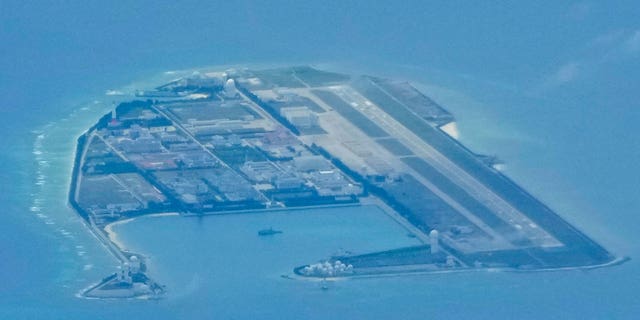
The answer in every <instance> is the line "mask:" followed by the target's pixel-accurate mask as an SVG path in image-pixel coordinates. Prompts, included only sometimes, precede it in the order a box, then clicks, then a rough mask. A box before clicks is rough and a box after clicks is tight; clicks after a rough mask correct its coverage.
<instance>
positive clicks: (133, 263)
mask: <svg viewBox="0 0 640 320" xmlns="http://www.w3.org/2000/svg"><path fill="white" fill-rule="evenodd" d="M129 271H131V274H136V273H138V272H140V259H138V257H137V256H131V258H129Z"/></svg>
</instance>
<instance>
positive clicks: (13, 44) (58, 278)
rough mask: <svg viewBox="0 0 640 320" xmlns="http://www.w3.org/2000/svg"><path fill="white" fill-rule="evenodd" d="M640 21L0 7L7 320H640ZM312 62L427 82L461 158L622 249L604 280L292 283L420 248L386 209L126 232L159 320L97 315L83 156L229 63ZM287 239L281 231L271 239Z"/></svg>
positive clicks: (488, 13) (604, 13) (570, 10)
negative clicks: (158, 96)
mask: <svg viewBox="0 0 640 320" xmlns="http://www.w3.org/2000/svg"><path fill="white" fill-rule="evenodd" d="M639 14H640V8H638V5H637V4H636V3H634V2H633V1H629V2H625V1H621V2H619V3H617V5H609V3H606V2H575V3H555V2H554V3H547V4H541V3H533V4H518V5H512V6H510V7H507V6H501V5H495V4H481V5H480V4H477V3H470V5H468V6H464V5H459V4H438V5H436V4H429V5H427V4H423V3H422V2H416V3H411V2H407V3H405V4H404V5H397V4H394V5H392V4H391V3H387V4H377V3H372V2H369V1H367V2H364V3H358V2H349V3H346V2H343V1H335V2H331V1H329V2H323V3H322V4H320V3H309V4H305V5H303V4H300V3H297V2H288V1H282V2H280V1H270V2H269V5H267V4H256V3H251V2H240V3H210V4H207V5H202V4H198V3H184V4H182V5H181V6H179V7H177V6H163V5H159V4H158V3H156V2H155V1H154V2H151V1H140V2H136V3H135V4H130V5H127V6H118V5H111V4H104V3H103V2H90V1H89V2H70V3H64V4H59V3H58V4H56V3H51V4H47V3H27V2H23V1H12V0H8V1H2V3H1V4H0V22H1V23H2V26H1V27H0V43H1V44H0V46H1V48H0V49H2V50H0V58H1V59H0V70H1V72H0V111H1V113H0V137H1V138H0V142H2V152H1V153H0V185H1V187H2V188H1V189H0V203H1V204H2V210H1V212H0V281H1V282H2V285H1V286H0V318H2V319H87V318H91V319H106V318H114V317H120V316H127V317H131V318H140V319H144V318H154V319H175V318H187V319H188V318H196V319H197V318H220V319H225V318H226V319H234V318H235V319H255V318H272V319H286V318H310V319H314V318H318V319H326V318H339V319H353V318H371V319H389V318H398V319H423V318H463V319H468V318H475V319H488V318H491V319H502V318H509V319H510V318H520V319H540V318H545V319H603V318H604V319H633V318H636V317H637V314H638V313H639V312H640V298H638V295H637V289H638V288H640V264H639V262H638V261H639V260H638V259H639V257H640V237H639V236H638V232H637V230H638V225H640V214H639V213H640V191H639V190H640V188H638V183H639V182H640V162H639V161H638V159H640V139H638V137H640V126H638V123H640V106H639V103H638V101H640V92H639V91H638V90H637V88H638V87H640V72H639V71H640V25H639V24H638V22H637V19H636V18H637V16H639ZM299 63H310V64H313V65H316V66H319V67H321V68H328V69H334V70H336V71H347V72H355V73H368V74H373V75H379V76H387V77H391V78H398V79H404V80H410V81H411V82H413V83H414V84H416V85H417V86H418V87H420V88H421V89H423V90H424V91H425V92H426V93H427V94H428V95H430V96H431V97H432V98H434V100H436V101H437V102H439V103H441V104H442V105H443V106H444V107H445V108H447V109H448V110H450V111H452V112H453V113H454V115H455V116H456V117H457V119H458V128H459V131H460V134H461V137H460V139H461V140H462V141H463V143H465V144H466V145H468V146H470V147H471V148H472V149H473V150H475V151H477V152H480V153H486V154H495V155H498V156H499V157H500V158H501V159H503V160H504V161H505V162H506V167H505V172H506V173H507V175H509V176H510V177H512V178H513V179H514V180H516V181H517V182H518V183H520V184H521V185H523V186H524V187H525V188H526V189H527V190H529V191H530V192H532V193H533V194H534V195H535V196H537V197H539V198H540V199H542V200H543V201H544V202H545V203H547V204H548V205H550V206H551V208H553V209H554V210H556V211H557V212H558V213H559V214H560V215H561V216H562V217H564V218H566V219H567V220H568V221H570V222H571V223H573V224H574V225H576V226H577V227H578V228H580V229H581V230H583V231H584V232H585V233H587V234H588V235H590V236H592V237H593V238H594V239H595V240H596V241H598V242H600V243H601V244H603V245H604V246H605V247H606V248H607V249H609V250H611V251H612V252H614V253H615V254H617V255H620V256H629V257H631V261H630V262H628V263H625V264H623V265H621V266H616V267H611V268H602V269H596V270H589V271H557V272H541V273H495V272H494V273H491V272H469V273H458V274H438V275H414V276H403V277H388V278H374V279H358V280H346V281H338V282H335V283H330V288H329V290H321V289H320V288H319V284H318V283H315V282H310V281H299V280H288V279H284V278H282V277H281V275H282V274H287V273H290V272H291V268H292V267H294V266H297V265H299V264H305V263H309V262H313V261H316V260H319V259H322V258H323V257H326V256H327V255H329V254H332V253H335V252H338V251H340V250H352V251H355V252H366V251H369V250H378V249H384V248H389V247H392V246H396V245H405V244H411V243H412V242H413V241H415V239H411V238H408V237H406V232H405V231H404V230H402V228H400V227H399V226H398V225H397V224H395V223H394V222H393V221H392V220H390V219H389V218H387V217H386V215H384V213H382V212H380V211H379V210H377V209H375V208H370V207H360V208H358V207H355V208H354V207H345V208H334V209H323V210H306V211H305V210H303V211H291V212H279V213H265V214H246V215H229V216H218V217H207V218H203V219H194V218H179V217H161V218H143V219H138V220H135V221H133V222H130V223H128V224H123V225H119V226H118V227H116V230H117V232H118V235H119V238H120V240H122V241H123V242H124V243H125V244H126V246H127V247H128V248H130V249H132V250H135V251H137V252H141V253H143V254H145V255H149V256H150V257H151V264H150V268H151V272H152V274H153V275H154V276H155V277H157V278H158V280H160V281H161V282H163V283H165V284H167V286H168V288H169V294H168V296H167V298H165V299H162V300H158V301H142V300H132V301H100V300H86V299H81V298H78V297H77V296H76V295H77V293H78V292H79V291H81V290H82V289H83V288H85V287H87V286H89V285H90V284H92V283H94V282H95V281H98V280H99V279H101V278H102V277H104V276H105V275H107V274H109V273H110V272H113V270H115V267H116V266H117V261H116V260H115V259H114V258H113V257H111V256H110V255H109V253H108V251H107V250H106V249H105V248H103V247H102V246H101V245H100V244H99V243H98V241H96V240H95V239H94V237H93V236H92V235H91V234H90V233H89V231H88V229H87V228H86V227H85V225H84V224H83V223H82V221H81V219H80V218H79V217H78V216H77V215H76V214H75V213H74V212H73V210H71V209H70V208H69V207H68V205H67V192H68V185H69V180H70V174H71V165H72V160H73V153H74V149H75V139H76V138H77V137H78V136H79V135H80V134H81V133H82V132H83V131H84V130H86V129H87V128H88V127H89V126H91V125H92V124H93V123H94V122H95V121H96V120H97V119H98V118H99V117H100V116H101V115H102V114H104V113H106V112H108V111H109V110H110V109H111V108H112V107H113V105H112V103H113V102H117V101H118V99H123V98H126V97H116V96H106V95H104V92H105V91H106V90H110V89H115V90H121V91H125V92H131V91H132V90H134V89H137V88H144V87H146V86H148V85H150V84H152V83H157V82H159V81H162V80H170V79H171V78H173V77H176V76H178V75H179V74H177V73H173V72H172V71H174V70H185V69H188V68H197V67H200V66H210V65H244V64H250V65H256V64H257V65H272V64H299ZM269 226H273V227H274V228H278V229H282V230H283V231H284V233H283V234H281V235H277V236H275V237H272V238H261V237H257V235H256V232H257V230H259V229H261V228H265V227H269Z"/></svg>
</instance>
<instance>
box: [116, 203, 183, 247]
mask: <svg viewBox="0 0 640 320" xmlns="http://www.w3.org/2000/svg"><path fill="white" fill-rule="evenodd" d="M179 215H180V214H179V213H177V212H166V213H154V214H149V215H144V216H140V217H135V218H130V219H125V220H119V221H116V222H112V223H109V224H108V225H106V226H105V227H104V231H105V232H106V233H107V237H109V241H111V242H113V244H115V245H116V246H117V247H118V248H120V250H126V246H125V245H124V243H123V242H121V241H120V240H119V239H118V234H117V233H116V232H115V231H114V230H113V227H115V226H117V225H122V224H126V223H129V222H131V221H134V220H136V219H140V218H159V217H174V216H179Z"/></svg>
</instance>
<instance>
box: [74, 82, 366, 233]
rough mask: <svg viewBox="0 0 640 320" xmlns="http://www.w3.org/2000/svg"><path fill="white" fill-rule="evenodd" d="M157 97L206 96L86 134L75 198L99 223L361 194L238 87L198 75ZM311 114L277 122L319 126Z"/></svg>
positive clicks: (129, 112)
mask: <svg viewBox="0 0 640 320" xmlns="http://www.w3.org/2000/svg"><path fill="white" fill-rule="evenodd" d="M209 83H214V84H215V86H214V85H212V86H208V87H207V86H206V85H208V84H209ZM200 87H202V88H205V87H206V89H207V92H199V91H197V88H200ZM158 90H159V92H167V91H172V92H179V95H177V96H178V97H187V96H189V95H185V92H190V93H191V94H205V93H206V96H203V97H201V98H200V99H195V100H194V99H174V100H171V101H169V102H165V103H157V102H152V101H150V100H149V101H146V102H141V101H137V102H133V103H128V104H121V105H119V106H118V108H116V110H114V111H113V112H112V113H111V114H110V115H109V116H108V119H105V120H106V121H102V122H101V123H99V124H98V125H97V127H96V128H95V130H93V131H92V132H90V134H89V137H90V139H89V142H88V143H87V146H86V149H85V150H84V151H85V157H84V159H83V164H84V165H83V168H82V179H81V181H80V183H79V188H78V192H79V195H78V197H77V198H78V200H79V201H78V202H79V204H80V206H81V207H83V208H84V209H85V210H86V211H87V212H88V213H89V214H90V215H92V216H93V218H94V220H95V221H96V222H97V223H98V224H101V223H108V222H109V221H112V220H115V219H118V218H120V217H122V216H126V215H132V214H140V213H145V212H147V211H149V212H150V211H156V212H157V211H178V212H192V213H206V212H209V211H221V210H235V209H253V208H264V207H269V206H282V207H286V206H295V205H313V204H318V203H323V204H324V203H326V204H330V203H333V202H353V201H357V196H359V195H361V194H362V193H363V191H364V190H363V187H362V186H361V185H360V184H358V183H356V182H354V181H353V180H351V179H350V178H349V177H348V176H347V175H345V174H344V173H343V172H342V171H341V170H339V169H338V168H336V167H335V166H334V165H333V164H332V163H331V162H330V161H329V160H327V159H325V158H324V157H323V156H321V155H318V154H316V153H315V152H314V151H313V150H311V149H310V148H309V147H308V146H306V145H305V144H304V143H302V142H301V141H300V139H299V138H298V137H297V136H296V135H294V134H293V133H292V132H291V131H290V130H288V129H287V128H285V127H284V126H283V125H282V124H280V123H278V121H275V120H273V119H272V118H271V117H269V116H268V115H267V114H266V113H265V112H264V110H261V109H260V108H258V107H256V106H254V105H253V104H252V103H251V102H250V101H249V100H247V99H246V98H245V97H243V96H242V95H241V94H240V92H239V91H238V90H237V89H236V84H235V82H234V80H233V79H226V80H225V79H218V80H215V81H213V80H207V79H205V78H204V77H199V78H197V79H195V80H188V81H186V80H185V81H182V82H175V83H171V84H169V85H168V86H165V87H160V88H159V89H158ZM194 90H195V91H194ZM291 99H293V98H291ZM314 108H317V106H312V105H310V106H304V105H297V106H283V107H281V108H279V114H280V116H282V117H283V118H284V119H286V121H288V122H289V123H290V124H293V125H294V126H296V127H298V128H314V127H317V126H318V118H317V115H316V112H315V111H314ZM121 175H128V176H135V177H137V178H136V179H135V180H136V181H134V179H131V178H129V179H122V178H121V177H120V176H121ZM134 182H135V183H134ZM107 189H108V190H107Z"/></svg>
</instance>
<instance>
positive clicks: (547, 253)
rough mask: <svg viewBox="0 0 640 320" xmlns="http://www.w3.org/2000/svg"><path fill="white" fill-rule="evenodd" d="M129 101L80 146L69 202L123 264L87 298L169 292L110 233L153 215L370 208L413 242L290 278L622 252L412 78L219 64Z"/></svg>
mask: <svg viewBox="0 0 640 320" xmlns="http://www.w3.org/2000/svg"><path fill="white" fill-rule="evenodd" d="M135 95H136V96H137V97H136V99H135V100H133V101H128V102H123V103H120V104H119V105H118V106H117V107H115V108H114V110H112V112H111V113H108V114H105V115H104V116H103V117H102V118H101V119H99V120H98V122H97V123H96V124H95V125H94V126H92V127H91V128H89V129H88V130H87V131H86V132H85V133H84V134H83V135H82V136H80V138H79V139H78V145H77V150H76V156H75V164H74V169H73V176H72V182H71V188H70V193H69V202H70V204H71V206H72V207H73V208H74V209H75V210H76V211H77V212H78V214H79V215H80V216H81V217H82V218H83V219H84V221H85V222H86V224H87V226H88V227H89V228H90V229H91V230H92V232H94V233H95V234H96V236H97V238H98V239H99V240H101V241H102V242H103V243H104V245H105V246H107V247H108V248H109V249H110V251H111V252H112V253H113V254H114V256H115V257H116V258H118V259H119V260H120V262H121V267H120V269H119V270H117V271H116V272H114V273H113V274H112V275H110V276H108V277H106V278H105V279H103V280H102V281H101V282H99V283H98V284H96V285H94V286H92V287H90V288H89V289H87V290H86V291H85V292H84V296H86V297H94V298H140V297H158V296H161V295H162V294H164V293H165V288H164V287H163V286H162V285H160V284H157V283H155V282H154V281H153V280H152V279H150V278H149V277H148V276H147V274H146V268H147V265H146V263H145V258H144V255H142V254H136V253H132V252H128V251H125V250H124V249H122V248H120V247H119V246H118V245H116V243H114V242H113V241H111V239H110V238H109V236H108V230H109V228H110V226H111V224H113V223H117V222H118V221H123V220H126V219H132V218H135V217H138V216H141V215H150V214H178V215H181V216H184V217H190V216H205V215H211V214H222V213H224V214H228V213H233V212H238V213H241V212H248V211H250V212H255V211H260V210H263V211H269V210H284V209H288V208H301V207H305V208H306V207H318V206H348V205H376V206H378V207H380V208H382V209H383V210H384V212H385V213H386V214H388V215H389V216H391V217H392V218H393V219H394V220H395V221H397V222H398V223H400V224H401V225H402V226H404V227H405V228H406V230H407V234H408V236H410V237H413V238H416V239H418V240H419V241H420V243H421V245H418V246H412V247H403V248H395V249H392V250H388V251H383V252H370V253H366V254H358V255H353V254H349V253H346V254H344V255H337V256H332V257H318V259H319V261H320V262H317V263H313V262H309V264H308V265H303V266H292V270H293V272H294V273H295V275H296V277H298V278H307V277H312V278H329V277H357V276H377V275H386V274H403V273H416V272H427V273H429V272H459V271H468V270H512V271H539V270H554V269H568V268H595V267H602V266H607V265H613V264H616V263H620V262H622V261H624V259H623V258H617V257H615V256H614V255H612V254H611V253H610V252H608V251H607V250H606V249H604V248H603V247H602V246H601V245H599V244H598V243H596V242H595V241H593V240H592V239H591V238H589V237H588V236H587V235H585V234H584V233H582V232H581V231H580V230H577V229H576V228H575V227H573V226H572V225H570V224H569V223H567V222H566V221H565V220H563V219H562V218H561V217H560V216H559V215H558V214H556V213H555V212H554V211H553V210H552V209H550V208H549V207H548V206H546V205H545V204H544V203H542V202H541V201H540V200H538V199H536V198H535V197H533V196H532V195H531V194H529V193H528V192H526V191H525V190H524V189H522V188H521V187H520V186H519V185H518V184H516V183H515V182H514V181H512V180H511V179H509V178H508V177H507V176H505V175H504V174H503V173H502V172H501V171H500V170H498V169H497V164H498V163H499V160H498V159H497V158H496V157H492V156H486V155H480V154H477V153H474V152H472V151H471V150H469V149H468V148H466V147H465V146H464V145H462V144H461V143H460V142H459V141H458V140H456V139H455V137H453V136H452V133H453V132H454V130H455V119H454V117H453V115H452V114H450V113H449V112H448V111H447V110H446V109H444V108H443V107H442V106H440V105H439V104H438V103H436V102H435V101H433V100H432V99H431V98H429V97H428V96H426V95H425V94H423V93H422V92H420V91H418V90H417V89H416V88H415V87H413V86H412V85H411V84H410V83H408V82H404V81H394V80H389V79H383V78H378V77H372V76H351V75H346V74H340V73H335V72H328V71H322V70H317V69H314V68H312V67H308V66H296V67H285V68H274V69H266V70H253V69H248V68H231V69H227V70H224V71H206V72H204V71H203V72H194V73H193V74H191V75H189V76H185V77H181V78H179V79H177V80H175V81H171V82H169V83H166V84H164V85H161V86H159V87H156V88H153V89H148V90H146V89H145V90H139V91H137V92H136V94H135ZM280 232H281V231H279V230H274V229H272V228H270V229H266V230H260V231H259V235H271V234H276V233H280Z"/></svg>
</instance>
